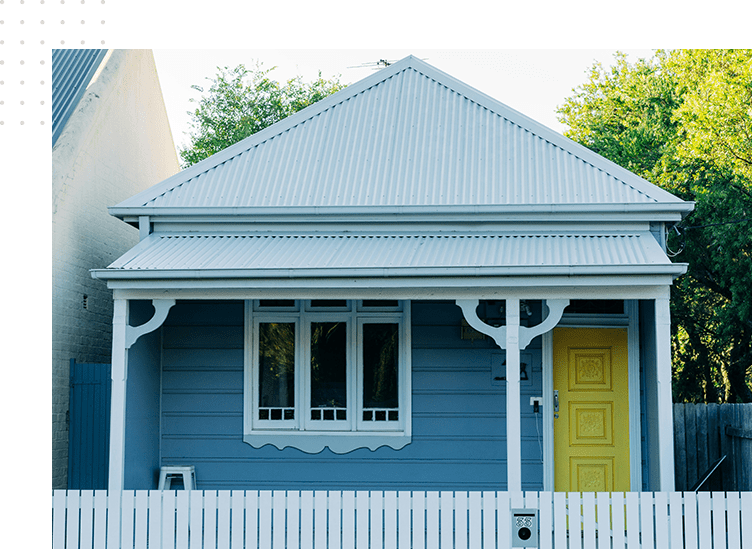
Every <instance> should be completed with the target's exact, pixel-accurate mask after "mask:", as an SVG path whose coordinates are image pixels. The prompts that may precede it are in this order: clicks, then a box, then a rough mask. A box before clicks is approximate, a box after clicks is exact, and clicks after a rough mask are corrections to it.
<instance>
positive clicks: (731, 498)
mask: <svg viewBox="0 0 752 549" xmlns="http://www.w3.org/2000/svg"><path fill="white" fill-rule="evenodd" d="M726 530H727V532H728V549H740V548H741V529H740V528H739V494H738V493H733V492H729V493H728V494H726Z"/></svg>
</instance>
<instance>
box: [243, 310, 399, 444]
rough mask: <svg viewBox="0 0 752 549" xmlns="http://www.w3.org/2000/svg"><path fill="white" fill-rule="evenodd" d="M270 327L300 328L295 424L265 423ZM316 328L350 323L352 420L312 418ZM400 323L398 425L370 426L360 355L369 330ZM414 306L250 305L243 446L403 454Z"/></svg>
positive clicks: (376, 423)
mask: <svg viewBox="0 0 752 549" xmlns="http://www.w3.org/2000/svg"><path fill="white" fill-rule="evenodd" d="M267 322H280V323H282V322H288V323H294V324H295V326H296V328H295V391H294V394H295V419H294V420H259V419H258V409H259V394H258V383H259V370H258V368H259V366H258V353H259V337H258V335H259V325H260V324H261V323H267ZM311 322H345V323H346V326H347V385H348V386H347V414H346V415H347V418H346V420H312V419H311V418H310V416H311V412H310V394H311V393H310V391H311V389H310V363H311V355H310V353H311V351H310V326H311ZM369 323H371V324H379V323H381V324H384V323H389V324H391V323H394V324H397V326H398V328H397V329H398V331H399V349H398V409H397V410H398V416H399V417H398V420H397V421H364V420H363V418H362V412H363V359H362V353H361V352H360V349H361V345H359V342H362V336H363V325H364V324H369ZM411 347H412V345H411V337H410V302H409V301H398V306H397V307H363V305H362V301H360V300H358V301H355V300H349V301H348V302H347V308H333V309H328V308H320V307H311V306H310V301H309V300H296V301H295V308H294V309H292V308H276V309H275V308H272V307H260V305H259V300H247V301H246V304H245V375H244V378H245V379H244V408H245V411H244V421H243V425H244V426H243V431H244V432H243V440H244V442H246V443H248V444H250V445H251V446H253V447H254V448H260V447H262V446H264V445H266V444H272V445H274V446H276V447H277V448H279V449H283V448H285V447H288V446H290V447H294V448H298V449H300V450H302V451H304V452H309V453H318V452H320V451H321V450H323V449H324V448H327V447H328V448H329V449H330V450H332V451H333V452H335V453H345V452H350V451H352V450H355V449H357V448H369V449H371V450H375V449H376V448H378V447H380V446H389V447H391V448H394V449H400V448H402V447H404V446H405V445H407V444H409V443H410V441H411V435H412V410H411V404H412V398H411V395H412V383H411V380H412V373H411V371H412V368H411Z"/></svg>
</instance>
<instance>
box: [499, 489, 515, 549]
mask: <svg viewBox="0 0 752 549" xmlns="http://www.w3.org/2000/svg"><path fill="white" fill-rule="evenodd" d="M510 509H511V507H510V498H509V492H499V493H498V494H496V544H497V547H499V549H501V548H502V547H509V542H510V540H511V539H512V533H511V526H512V521H511V520H510V518H509V510H510Z"/></svg>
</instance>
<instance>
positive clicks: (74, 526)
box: [65, 490, 81, 547]
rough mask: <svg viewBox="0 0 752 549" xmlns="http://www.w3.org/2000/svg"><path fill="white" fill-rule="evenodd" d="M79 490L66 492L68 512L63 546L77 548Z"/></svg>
mask: <svg viewBox="0 0 752 549" xmlns="http://www.w3.org/2000/svg"><path fill="white" fill-rule="evenodd" d="M80 498H81V491H80V490H68V504H67V507H68V512H67V513H66V516H65V519H66V520H65V534H66V535H65V546H66V547H78V532H79V515H80V511H79V508H80Z"/></svg>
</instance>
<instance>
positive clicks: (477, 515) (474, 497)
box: [467, 492, 483, 549]
mask: <svg viewBox="0 0 752 549" xmlns="http://www.w3.org/2000/svg"><path fill="white" fill-rule="evenodd" d="M480 497H481V494H480V492H470V493H469V494H468V497H467V514H468V519H467V529H468V547H469V548H470V549H481V547H482V545H481V543H482V541H481V540H482V539H483V538H482V535H483V522H482V515H483V513H482V511H481V499H480Z"/></svg>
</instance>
